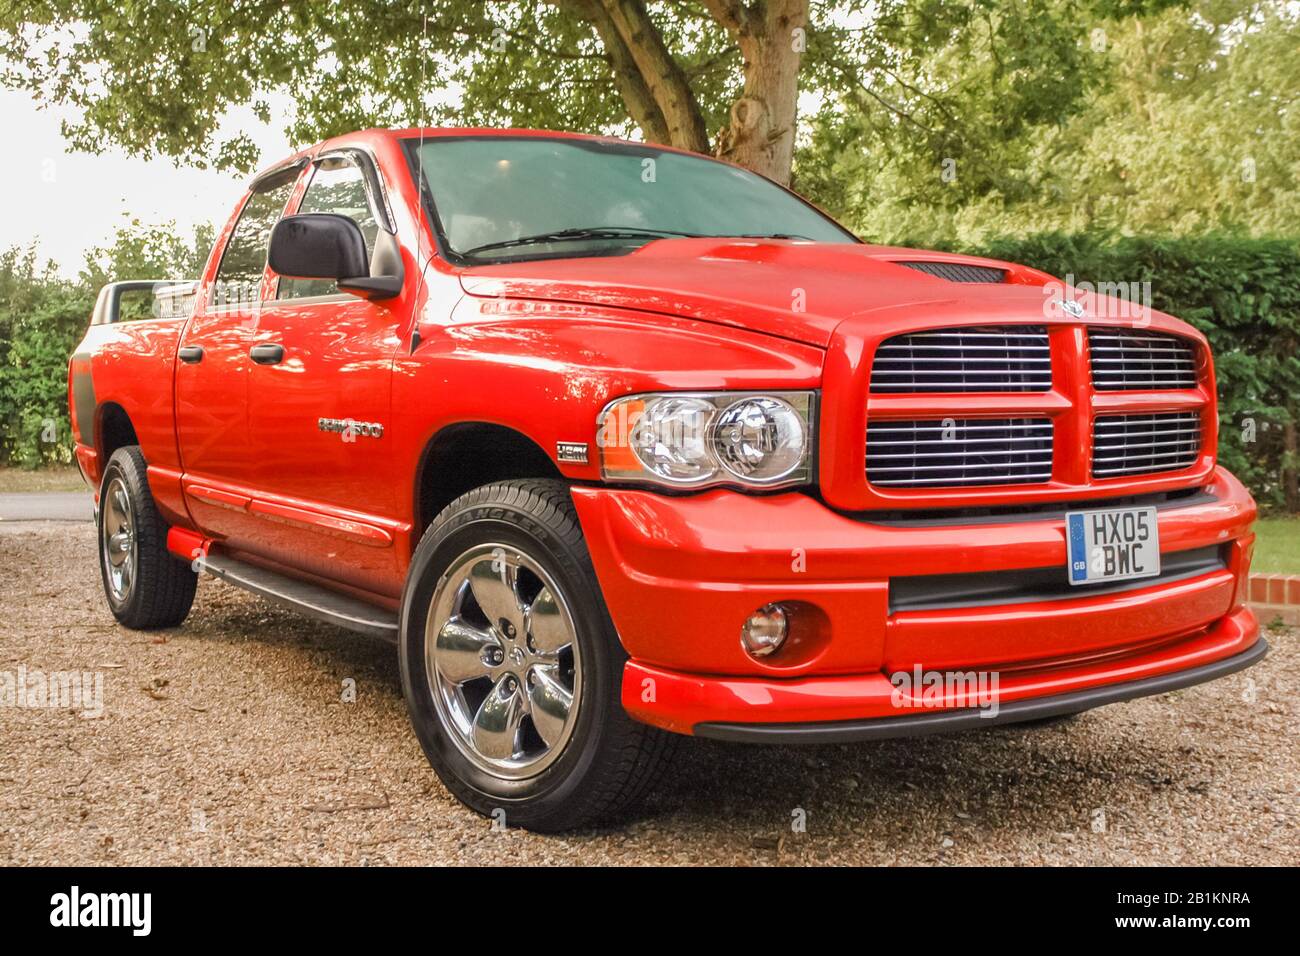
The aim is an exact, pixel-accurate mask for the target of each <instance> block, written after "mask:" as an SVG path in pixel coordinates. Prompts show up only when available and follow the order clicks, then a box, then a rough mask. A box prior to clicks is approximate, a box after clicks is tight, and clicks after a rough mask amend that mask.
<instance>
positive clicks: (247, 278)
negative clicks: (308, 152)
mask: <svg viewBox="0 0 1300 956" xmlns="http://www.w3.org/2000/svg"><path fill="white" fill-rule="evenodd" d="M297 178H298V177H297V171H296V170H295V171H293V172H290V173H287V174H286V175H285V176H284V178H280V177H276V179H275V180H273V181H271V182H269V183H265V184H261V185H260V186H259V189H258V191H257V192H255V193H253V194H252V195H251V196H249V197H248V202H246V203H245V204H244V209H243V211H242V212H241V213H240V214H239V221H238V222H237V223H235V228H234V230H233V231H232V232H231V234H230V241H229V242H228V243H226V251H225V252H224V253H222V256H221V265H220V266H218V267H217V284H216V289H215V290H214V293H213V300H212V304H213V305H215V306H222V305H236V304H238V303H240V302H255V301H256V300H257V297H258V294H259V293H260V291H261V284H262V273H263V271H264V270H265V269H266V253H267V250H268V249H269V248H270V245H271V230H272V229H273V228H274V227H275V224H276V223H277V222H279V221H280V215H281V214H282V213H283V212H284V206H285V203H287V202H288V201H289V194H290V193H292V192H293V184H294V182H295V181H296V180H297Z"/></svg>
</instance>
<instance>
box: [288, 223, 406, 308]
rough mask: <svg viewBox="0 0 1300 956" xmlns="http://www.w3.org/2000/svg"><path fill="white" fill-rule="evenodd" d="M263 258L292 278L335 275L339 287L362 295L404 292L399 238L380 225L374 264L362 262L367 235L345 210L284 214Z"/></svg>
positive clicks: (390, 295)
mask: <svg viewBox="0 0 1300 956" xmlns="http://www.w3.org/2000/svg"><path fill="white" fill-rule="evenodd" d="M267 261H268V262H269V263H270V266H271V268H272V269H273V270H275V271H276V272H278V273H279V274H280V275H282V276H288V277H289V278H292V279H333V280H335V281H336V282H337V283H338V286H339V290H340V291H342V292H351V293H352V294H353V295H357V296H360V297H361V298H363V299H391V298H393V296H396V295H400V294H401V292H402V274H403V270H402V256H401V253H400V252H399V251H398V249H397V241H396V240H395V239H394V238H393V237H392V236H390V235H389V234H388V233H386V232H384V231H383V230H380V232H379V238H378V240H377V241H376V245H375V262H374V265H375V268H376V270H377V271H378V272H379V275H371V274H370V267H369V265H368V264H367V262H366V240H365V239H364V238H363V237H362V235H361V228H360V227H359V226H358V225H357V224H356V222H355V221H353V220H352V219H349V218H348V217H347V216H340V215H337V214H335V213H331V212H309V213H303V214H301V215H298V216H285V217H284V218H283V219H281V220H280V221H279V222H277V223H276V224H275V228H274V229H272V230H271V248H270V252H269V254H268V256H267Z"/></svg>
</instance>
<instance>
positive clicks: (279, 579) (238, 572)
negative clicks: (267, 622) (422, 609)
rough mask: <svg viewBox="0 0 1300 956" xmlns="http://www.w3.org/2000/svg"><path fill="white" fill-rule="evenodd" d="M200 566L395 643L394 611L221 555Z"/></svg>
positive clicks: (299, 608)
mask: <svg viewBox="0 0 1300 956" xmlns="http://www.w3.org/2000/svg"><path fill="white" fill-rule="evenodd" d="M202 566H203V570H205V571H207V572H208V573H209V574H212V575H214V576H215V577H218V578H221V580H223V581H225V582H226V583H227V584H233V585H234V586H235V587H237V588H243V589H244V590H245V591H252V592H253V593H254V594H258V595H261V596H262V597H264V598H269V599H270V600H272V601H274V602H275V603H276V604H283V605H284V606H285V607H288V608H292V609H293V610H295V611H300V612H302V613H303V614H306V615H307V616H308V617H313V618H315V619H316V620H318V621H324V622H325V623H326V624H334V625H336V626H338V627H342V628H346V629H347V630H349V631H356V632H358V633H360V634H369V635H370V636H371V637H380V638H383V639H384V640H386V641H391V642H392V643H394V644H396V643H397V612H396V611H389V610H386V609H384V608H382V607H375V606H374V605H373V604H367V603H366V602H364V601H358V600H357V599H356V598H352V597H348V596H346V595H344V594H339V593H337V592H335V591H330V590H328V589H327V588H323V587H321V586H320V585H318V584H309V583H307V582H305V581H298V580H295V579H294V578H290V577H286V576H285V575H283V574H277V573H276V572H274V571H268V570H266V569H265V568H259V567H257V566H256V565H253V564H246V563H245V562H243V561H237V560H235V559H234V558H230V557H227V556H225V555H221V554H209V555H208V556H207V557H205V558H204V559H203V565H202Z"/></svg>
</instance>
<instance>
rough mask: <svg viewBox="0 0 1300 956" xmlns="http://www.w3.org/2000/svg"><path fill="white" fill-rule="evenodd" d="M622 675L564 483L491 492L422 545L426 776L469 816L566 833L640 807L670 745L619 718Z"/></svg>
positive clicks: (410, 680) (418, 605) (418, 642)
mask: <svg viewBox="0 0 1300 956" xmlns="http://www.w3.org/2000/svg"><path fill="white" fill-rule="evenodd" d="M626 660H627V655H626V654H625V653H624V651H623V648H622V645H621V644H620V643H619V640H618V635H617V633H616V632H615V630H614V626H613V623H612V622H611V621H610V619H609V613H608V611H607V610H606V609H605V605H604V602H603V600H602V599H601V596H600V588H599V586H598V584H597V582H596V577H595V573H594V571H593V570H592V567H591V558H590V556H589V555H588V553H587V549H586V545H585V544H584V542H583V538H582V530H581V528H580V527H579V525H578V520H577V516H576V514H575V513H574V510H573V504H572V501H571V500H570V498H569V493H568V489H567V487H566V486H565V485H564V483H563V482H560V481H550V480H537V479H530V480H526V481H511V482H503V483H500V484H492V485H486V486H484V487H481V488H478V489H475V490H474V491H471V492H469V493H468V494H466V495H463V496H461V497H460V498H458V499H457V500H456V501H454V502H452V504H450V505H449V506H448V507H447V508H446V509H445V510H444V511H443V512H442V513H441V514H439V515H438V517H437V518H436V519H435V520H434V522H433V524H431V525H430V526H429V529H428V531H426V532H425V535H424V538H423V539H422V540H421V542H420V546H419V548H418V549H417V550H416V553H415V556H414V559H413V560H412V564H411V573H410V576H409V578H408V583H407V588H406V594H405V596H404V599H403V605H402V624H401V669H402V688H403V691H404V693H405V695H406V703H407V707H408V709H409V711H410V715H411V723H412V725H413V727H414V728H415V732H416V736H417V737H418V738H419V740H420V744H421V746H422V747H423V748H424V752H425V754H426V755H427V756H428V758H429V762H430V763H431V764H432V765H433V768H434V770H435V771H436V772H437V774H438V776H439V777H440V778H441V779H442V781H443V783H444V784H446V786H447V787H448V789H450V790H451V791H452V793H454V794H455V795H456V796H457V797H458V798H459V799H460V800H461V801H462V802H463V803H465V804H466V805H468V806H469V807H470V808H471V809H473V810H476V811H478V812H479V813H481V814H484V815H485V816H492V817H495V818H499V819H503V820H504V822H505V823H506V824H507V825H511V826H521V827H526V828H528V829H532V830H539V831H559V830H567V829H572V828H574V827H579V826H583V825H586V824H590V823H594V822H596V821H599V820H601V819H605V818H608V817H610V816H612V815H614V814H616V813H617V812H618V811H620V810H622V809H623V808H625V807H627V806H628V805H629V804H631V803H632V802H633V801H635V800H636V798H637V797H639V796H640V794H641V793H642V792H643V791H644V790H645V789H646V788H647V787H648V786H649V785H650V783H651V782H652V780H653V779H654V778H655V777H656V776H657V775H658V772H659V771H660V770H661V769H662V768H663V766H664V765H665V763H666V762H667V759H668V756H669V751H670V750H671V748H672V745H673V743H674V738H673V737H672V735H669V734H666V733H664V732H662V731H658V730H655V729H653V728H650V727H647V726H645V725H643V724H639V723H636V722H635V721H633V720H632V719H631V718H629V717H628V715H627V713H626V712H625V711H624V710H623V706H622V702H621V700H620V691H621V687H622V676H623V664H624V663H625V662H626Z"/></svg>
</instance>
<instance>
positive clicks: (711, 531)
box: [573, 469, 1264, 739]
mask: <svg viewBox="0 0 1300 956" xmlns="http://www.w3.org/2000/svg"><path fill="white" fill-rule="evenodd" d="M573 495H574V500H575V504H576V506H577V509H578V514H579V518H580V520H581V522H582V526H583V530H584V533H585V535H586V538H587V543H588V547H589V549H590V550H591V554H592V560H593V563H594V565H595V569H596V573H597V576H598V578H599V580H600V584H601V588H602V591H603V594H604V597H605V601H606V603H607V605H608V606H609V609H610V614H611V616H612V618H613V621H614V624H615V626H616V627H617V629H618V632H619V636H620V638H621V640H622V642H623V644H624V647H625V649H626V650H627V652H628V654H629V656H630V658H631V659H630V660H629V661H628V663H627V665H626V669H625V673H624V681H623V703H624V706H625V708H626V709H627V710H628V712H629V713H630V714H631V715H632V716H633V717H635V718H636V719H638V720H642V721H644V722H646V723H650V724H653V725H655V726H659V727H663V728H665V729H668V730H672V731H676V732H678V733H700V734H712V735H715V736H716V735H718V733H719V730H718V725H744V726H751V725H763V727H760V728H758V730H759V731H763V732H758V733H755V734H753V735H752V737H753V739H759V738H761V739H769V737H768V733H769V732H770V729H771V728H774V727H775V726H776V725H789V724H794V725H807V724H832V725H834V724H845V722H847V724H845V726H847V727H848V728H849V729H848V730H846V731H843V733H847V734H849V735H850V736H849V737H845V738H842V739H856V737H857V736H860V735H862V734H863V733H865V734H866V735H868V736H878V735H880V733H881V732H882V730H884V729H887V728H886V725H884V724H880V725H876V729H873V730H869V731H864V730H863V726H864V725H865V722H870V721H880V720H889V721H891V722H893V723H894V724H898V723H899V722H900V721H921V723H918V724H916V726H918V727H921V726H934V727H937V728H940V729H948V728H949V727H952V726H955V725H954V724H952V723H951V722H949V723H948V724H946V725H945V724H944V722H942V721H938V720H935V719H933V718H935V716H936V712H945V713H946V712H950V711H951V712H956V711H961V710H963V709H969V708H967V707H966V704H967V703H968V697H965V696H962V692H961V688H960V687H958V688H957V691H956V692H954V693H949V694H946V695H945V694H943V693H940V694H937V695H935V694H928V695H925V697H924V700H922V699H921V695H920V694H919V693H918V694H917V695H916V697H915V699H914V698H912V697H909V696H908V695H906V694H903V695H901V696H900V694H898V693H896V692H895V691H896V688H895V685H894V684H893V683H891V680H890V677H891V675H896V674H899V673H910V672H913V671H924V672H926V673H927V674H928V673H931V672H940V673H953V672H968V673H974V672H979V673H980V674H988V675H992V677H993V679H995V680H996V698H997V703H998V708H999V709H1000V710H1001V709H1003V708H1009V709H1010V712H1011V713H1012V714H1013V716H1012V717H1009V718H1006V719H1033V716H1046V714H1034V715H1033V716H1022V717H1019V718H1016V717H1015V716H1014V715H1015V714H1017V713H1021V714H1030V713H1031V711H1029V710H1025V709H1024V708H1023V707H1018V706H1013V705H1018V704H1019V703H1020V702H1024V701H1031V700H1042V699H1047V698H1059V697H1062V695H1075V696H1072V697H1071V699H1070V700H1068V701H1064V702H1061V701H1057V702H1056V703H1057V704H1058V705H1061V706H1064V707H1065V708H1066V710H1081V709H1086V708H1087V707H1090V706H1096V704H1097V703H1104V702H1106V700H1108V699H1110V698H1109V697H1105V698H1104V699H1103V696H1098V695H1097V694H1095V693H1092V694H1091V695H1089V692H1093V691H1095V690H1096V689H1097V688H1103V687H1110V686H1113V687H1114V688H1115V689H1116V691H1117V692H1118V691H1119V688H1120V687H1121V686H1127V687H1128V690H1129V691H1130V692H1131V691H1133V690H1134V688H1142V687H1147V686H1150V687H1159V686H1160V685H1159V684H1147V683H1144V682H1148V681H1152V680H1155V679H1158V678H1162V677H1167V676H1168V675H1174V674H1178V673H1182V672H1185V673H1186V674H1187V675H1192V674H1195V673H1203V674H1205V675H1206V676H1204V677H1201V678H1195V679H1193V680H1192V681H1191V682H1195V680H1196V679H1201V680H1208V679H1210V678H1211V677H1214V676H1218V672H1217V671H1215V670H1214V665H1216V664H1218V663H1219V662H1224V661H1227V660H1228V659H1230V658H1237V657H1238V656H1239V655H1243V654H1247V652H1250V651H1251V649H1252V647H1253V646H1254V645H1255V643H1256V641H1257V640H1258V633H1259V627H1258V623H1257V622H1256V620H1255V617H1254V615H1253V614H1252V613H1251V611H1250V610H1249V609H1248V608H1246V607H1245V606H1244V605H1243V600H1244V594H1245V590H1244V587H1243V582H1244V580H1245V577H1246V575H1247V574H1248V572H1249V565H1250V552H1251V549H1252V546H1253V541H1254V537H1253V535H1252V533H1251V530H1250V527H1251V524H1252V522H1253V520H1254V517H1255V505H1254V502H1253V501H1252V500H1251V498H1250V495H1249V493H1248V492H1247V491H1246V490H1245V488H1244V487H1243V486H1242V485H1241V483H1240V482H1238V481H1237V480H1236V478H1234V477H1233V476H1232V475H1231V474H1230V473H1228V472H1226V471H1224V470H1222V469H1217V470H1216V471H1215V472H1214V474H1213V476H1212V478H1211V481H1210V483H1209V484H1208V485H1207V486H1206V488H1205V489H1204V493H1202V494H1200V495H1197V496H1195V497H1194V498H1189V499H1186V501H1185V502H1181V503H1180V502H1177V501H1174V502H1170V503H1169V504H1168V505H1165V506H1162V507H1161V510H1160V512H1159V525H1160V542H1161V551H1162V555H1164V556H1169V557H1170V558H1172V557H1173V556H1174V555H1178V554H1187V553H1191V552H1195V551H1196V550H1197V549H1200V551H1201V552H1205V551H1207V550H1208V551H1210V552H1211V553H1213V554H1214V555H1215V556H1216V557H1215V561H1214V564H1213V566H1201V567H1199V569H1197V570H1194V571H1192V572H1189V573H1187V574H1183V575H1181V576H1174V577H1171V578H1168V579H1161V580H1153V581H1152V582H1150V583H1144V582H1137V583H1136V584H1135V585H1131V586H1127V587H1124V588H1122V589H1115V590H1108V591H1105V592H1097V591H1091V592H1090V591H1089V590H1088V589H1086V588H1080V589H1074V590H1069V591H1068V592H1062V593H1055V594H1048V595H1047V596H1046V597H1043V598H1041V599H1039V598H1034V597H1033V595H1032V593H1030V595H1029V596H1028V597H1026V596H1024V595H1021V596H1013V597H1008V598H1007V599H1006V600H1005V602H1003V601H1002V600H1001V599H1000V598H999V599H997V600H995V601H989V600H969V601H963V600H958V601H956V602H953V601H947V602H944V603H936V604H933V605H932V606H925V605H924V604H922V605H921V606H916V605H915V604H902V603H899V602H898V600H897V593H894V594H893V595H892V596H891V586H890V584H891V580H895V579H899V578H907V579H910V580H912V581H916V580H922V579H923V578H922V576H945V577H944V578H943V579H942V580H947V579H948V578H950V577H951V576H953V575H960V574H971V575H972V576H976V575H980V576H982V577H979V578H978V580H980V581H983V580H987V579H988V576H989V575H994V576H996V575H998V574H999V573H1002V572H1006V573H1007V574H1006V575H1004V578H1005V577H1010V578H1012V579H1014V578H1015V577H1016V576H1017V575H1016V572H1019V571H1027V570H1028V569H1045V568H1052V567H1056V568H1060V569H1061V578H1062V579H1064V575H1065V570H1064V569H1065V560H1066V544H1065V531H1064V521H1063V519H1062V518H1061V517H1060V516H1059V515H1056V516H1052V515H1048V516H1042V517H1031V516H1015V517H1009V518H1005V519H992V520H990V519H978V520H975V519H972V520H971V521H969V522H965V521H955V522H954V521H953V520H951V519H948V520H938V521H933V522H926V521H919V522H911V523H908V524H906V525H899V524H882V523H876V522H873V521H872V520H870V519H865V520H859V519H857V518H853V517H848V516H845V515H842V514H839V513H837V512H834V511H831V510H830V509H828V508H826V507H825V506H824V505H822V504H820V503H819V502H817V501H815V500H814V499H812V498H809V497H807V496H804V495H799V494H783V495H774V496H769V497H759V496H750V495H743V494H738V493H734V492H728V491H714V492H709V493H705V494H700V495H692V496H688V497H677V498H674V497H668V496H663V495H656V494H653V493H650V492H644V491H636V490H627V489H615V488H600V487H575V488H574V489H573ZM1099 504H1100V503H1099ZM1172 563H1173V562H1172V561H1171V566H1172ZM976 579H977V578H975V577H972V580H976ZM932 580H941V579H940V578H937V577H936V578H932ZM896 590H897V589H896ZM949 590H950V591H951V588H950V589H949ZM773 601H780V602H783V603H786V604H788V605H791V606H793V607H794V608H796V614H795V617H794V624H793V625H792V633H791V637H790V639H789V640H788V641H787V646H786V647H785V648H783V649H782V651H781V652H779V653H778V654H777V655H774V657H773V658H771V659H769V660H767V661H764V662H759V661H756V660H754V659H752V658H750V657H749V656H748V655H747V654H746V653H745V652H744V650H743V649H742V647H741V645H740V627H741V624H742V622H743V621H744V620H745V618H746V617H747V616H748V615H749V614H751V613H752V612H753V611H754V610H755V609H756V608H758V607H760V606H762V605H763V604H766V603H769V602H773ZM1263 647H1264V645H1262V644H1261V645H1260V647H1259V648H1258V652H1259V653H1260V654H1262V652H1263ZM1240 659H1241V660H1243V661H1245V663H1242V664H1241V665H1240V666H1243V667H1244V666H1247V665H1248V664H1250V663H1253V661H1254V659H1255V658H1253V657H1250V656H1249V655H1248V654H1247V656H1246V657H1241V658H1240ZM1144 692H1145V693H1158V692H1160V691H1159V690H1158V689H1157V690H1150V691H1142V690H1140V689H1139V690H1138V691H1137V692H1136V693H1129V696H1138V695H1140V694H1141V693H1144ZM1077 695H1084V696H1077ZM1116 699H1122V698H1116ZM1090 701H1091V702H1090ZM1003 712H1004V713H1005V712H1006V710H1003ZM1059 712H1066V711H1065V710H1063V711H1059ZM967 717H968V719H969V715H967ZM991 719H994V718H990V717H984V718H980V719H979V721H977V725H978V722H985V723H986V722H988V721H989V720H991ZM764 728H768V731H764ZM806 729H807V728H801V731H800V732H801V733H802V732H803V731H804V730H806ZM828 730H830V732H832V733H835V731H834V730H833V728H828ZM889 732H890V733H893V732H896V730H895V729H891V730H889ZM725 733H727V734H729V735H731V736H733V738H734V737H735V735H736V734H737V733H740V732H739V731H737V730H735V729H734V728H732V729H731V730H727V731H725ZM747 736H748V735H747Z"/></svg>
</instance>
